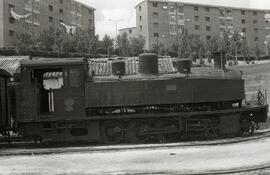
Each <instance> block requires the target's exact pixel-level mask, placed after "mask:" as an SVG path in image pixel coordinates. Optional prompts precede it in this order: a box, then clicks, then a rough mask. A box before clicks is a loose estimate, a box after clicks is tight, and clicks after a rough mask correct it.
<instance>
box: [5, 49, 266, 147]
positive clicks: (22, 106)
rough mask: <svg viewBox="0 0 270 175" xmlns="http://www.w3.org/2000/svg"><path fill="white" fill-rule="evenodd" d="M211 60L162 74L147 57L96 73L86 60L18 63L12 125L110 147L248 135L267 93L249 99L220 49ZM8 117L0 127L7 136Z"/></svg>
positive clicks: (182, 63) (42, 136)
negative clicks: (213, 64) (198, 66)
mask: <svg viewBox="0 0 270 175" xmlns="http://www.w3.org/2000/svg"><path fill="white" fill-rule="evenodd" d="M213 56H214V58H215V66H214V67H213V68H211V67H200V68H191V63H192V62H191V60H189V59H179V60H178V61H177V62H176V64H175V66H176V68H177V72H173V71H172V72H167V73H162V74H161V73H160V67H161V66H163V67H164V65H162V64H161V63H160V62H161V59H162V58H160V59H159V58H158V57H157V55H155V54H150V53H148V54H142V55H140V56H139V58H138V59H137V60H135V61H134V60H133V64H130V62H128V61H126V60H107V61H105V62H102V68H101V69H100V72H99V74H97V72H95V71H93V67H91V66H93V64H91V63H90V62H91V61H90V62H88V61H87V60H86V59H66V60H57V59H47V60H30V61H22V62H21V66H20V73H19V74H17V75H16V77H15V79H16V81H15V82H13V83H12V86H10V88H12V89H13V90H14V91H13V92H15V95H14V97H11V98H10V99H16V100H13V101H11V102H9V101H8V98H6V100H7V102H6V103H9V104H11V105H10V106H12V107H13V108H11V109H13V110H15V113H16V114H14V117H13V118H14V124H13V128H15V129H16V130H18V131H19V134H20V135H22V136H23V137H31V138H34V139H35V140H39V141H52V142H65V141H71V142H72V141H73V142H74V141H90V142H104V143H108V144H116V143H119V142H131V143H141V142H147V141H149V140H153V139H154V140H158V141H163V142H172V141H177V140H181V139H182V140H186V139H201V138H216V137H223V136H235V135H239V134H241V135H250V134H252V133H253V131H254V129H257V126H258V125H257V124H258V123H260V122H265V121H266V120H267V113H268V105H267V102H266V100H265V99H266V94H264V93H262V92H261V91H259V92H256V97H257V98H256V100H254V99H253V100H252V101H247V99H246V96H245V91H244V80H243V79H242V74H241V72H240V71H236V70H227V69H226V68H225V60H224V57H225V55H224V53H223V52H217V53H214V54H213ZM92 61H93V60H92ZM171 64H172V62H171ZM94 66H95V68H97V67H99V66H101V64H96V63H95V64H94ZM166 66H167V67H169V68H168V69H171V67H170V66H171V65H165V67H166ZM103 68H107V70H106V71H105V70H103ZM131 68H132V69H133V70H135V71H133V73H127V72H130V71H128V69H131ZM108 70H109V71H108ZM89 72H90V73H89ZM102 72H103V75H101V74H102ZM105 72H108V73H105ZM89 74H90V75H89ZM10 96H12V95H10ZM1 99H2V98H1ZM14 106H15V107H14ZM6 107H8V105H7V106H6ZM1 109H2V108H1ZM9 109H10V108H9ZM11 111H12V110H11ZM13 113H14V112H13ZM5 116H6V117H3V115H2V116H1V125H0V126H1V130H2V133H9V132H8V130H9V129H7V128H11V127H9V126H11V125H10V123H11V122H10V115H9V114H8V112H7V115H5ZM3 121H4V122H3Z"/></svg>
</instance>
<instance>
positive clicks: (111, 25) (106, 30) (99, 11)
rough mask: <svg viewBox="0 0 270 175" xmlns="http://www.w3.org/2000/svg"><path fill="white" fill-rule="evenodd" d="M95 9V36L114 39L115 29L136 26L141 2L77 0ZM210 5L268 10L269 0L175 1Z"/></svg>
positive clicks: (269, 7) (129, 0) (139, 0)
mask: <svg viewBox="0 0 270 175" xmlns="http://www.w3.org/2000/svg"><path fill="white" fill-rule="evenodd" d="M78 1H80V2H82V3H85V4H87V5H89V6H91V7H94V8H95V9H96V13H95V17H96V19H95V20H96V21H95V23H96V34H98V35H99V36H100V39H102V38H103V36H104V35H105V34H108V35H110V36H111V37H115V35H116V21H117V29H121V28H125V27H133V26H136V13H135V6H136V5H137V4H139V3H140V2H141V1H143V0H78ZM175 1H180V2H192V3H202V4H211V5H223V6H235V7H243V8H259V9H269V10H270V0H175Z"/></svg>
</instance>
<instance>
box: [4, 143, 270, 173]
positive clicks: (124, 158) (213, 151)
mask: <svg viewBox="0 0 270 175" xmlns="http://www.w3.org/2000/svg"><path fill="white" fill-rule="evenodd" d="M269 145H270V138H264V139H261V140H256V141H249V142H245V143H237V144H230V145H219V146H201V147H179V148H166V149H164V148H159V149H155V150H151V149H143V150H128V151H115V152H94V153H93V152H91V153H87V152H84V153H69V154H51V155H33V156H8V157H0V174H23V173H24V174H25V173H27V174H28V173H31V174H36V173H37V174H124V173H131V174H135V173H142V174H145V173H164V174H172V173H183V174H185V173H200V172H205V171H219V170H229V169H238V168H245V167H253V166H258V165H270V146H269ZM0 151H1V150H0Z"/></svg>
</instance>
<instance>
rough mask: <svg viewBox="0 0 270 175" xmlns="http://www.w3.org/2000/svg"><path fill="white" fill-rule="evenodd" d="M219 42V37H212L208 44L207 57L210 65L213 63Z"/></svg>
mask: <svg viewBox="0 0 270 175" xmlns="http://www.w3.org/2000/svg"><path fill="white" fill-rule="evenodd" d="M218 44H219V40H218V37H217V36H214V37H212V38H211V39H210V40H207V42H206V48H205V49H206V51H205V56H206V58H207V60H208V62H209V63H211V57H212V53H213V52H215V51H217V50H218Z"/></svg>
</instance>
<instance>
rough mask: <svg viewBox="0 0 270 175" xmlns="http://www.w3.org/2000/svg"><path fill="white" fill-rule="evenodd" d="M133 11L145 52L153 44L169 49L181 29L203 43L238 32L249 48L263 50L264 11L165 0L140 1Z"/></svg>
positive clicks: (264, 37)
mask: <svg viewBox="0 0 270 175" xmlns="http://www.w3.org/2000/svg"><path fill="white" fill-rule="evenodd" d="M135 9H136V27H137V31H138V33H139V34H140V35H143V36H144V37H145V39H146V49H150V48H151V45H152V44H153V43H154V42H155V41H156V40H158V41H159V42H162V43H163V44H165V45H166V46H167V47H169V46H170V43H171V41H172V39H173V38H175V36H176V35H177V34H179V33H181V32H182V31H183V30H184V29H187V31H188V33H189V34H195V35H198V36H200V38H201V40H202V41H204V42H207V40H210V39H211V38H212V37H214V36H217V37H220V36H222V35H223V32H224V31H230V32H231V33H233V32H235V31H237V32H242V33H243V34H244V35H245V36H246V38H247V41H248V43H249V46H250V48H255V47H256V45H258V46H259V48H261V49H262V51H264V48H265V40H266V33H267V32H266V29H267V28H266V19H265V13H266V12H265V10H259V9H247V8H234V7H224V6H214V5H205V4H195V3H186V2H182V1H166V0H144V1H142V2H141V3H139V4H138V5H137V6H136V7H135ZM269 34H270V33H269Z"/></svg>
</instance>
